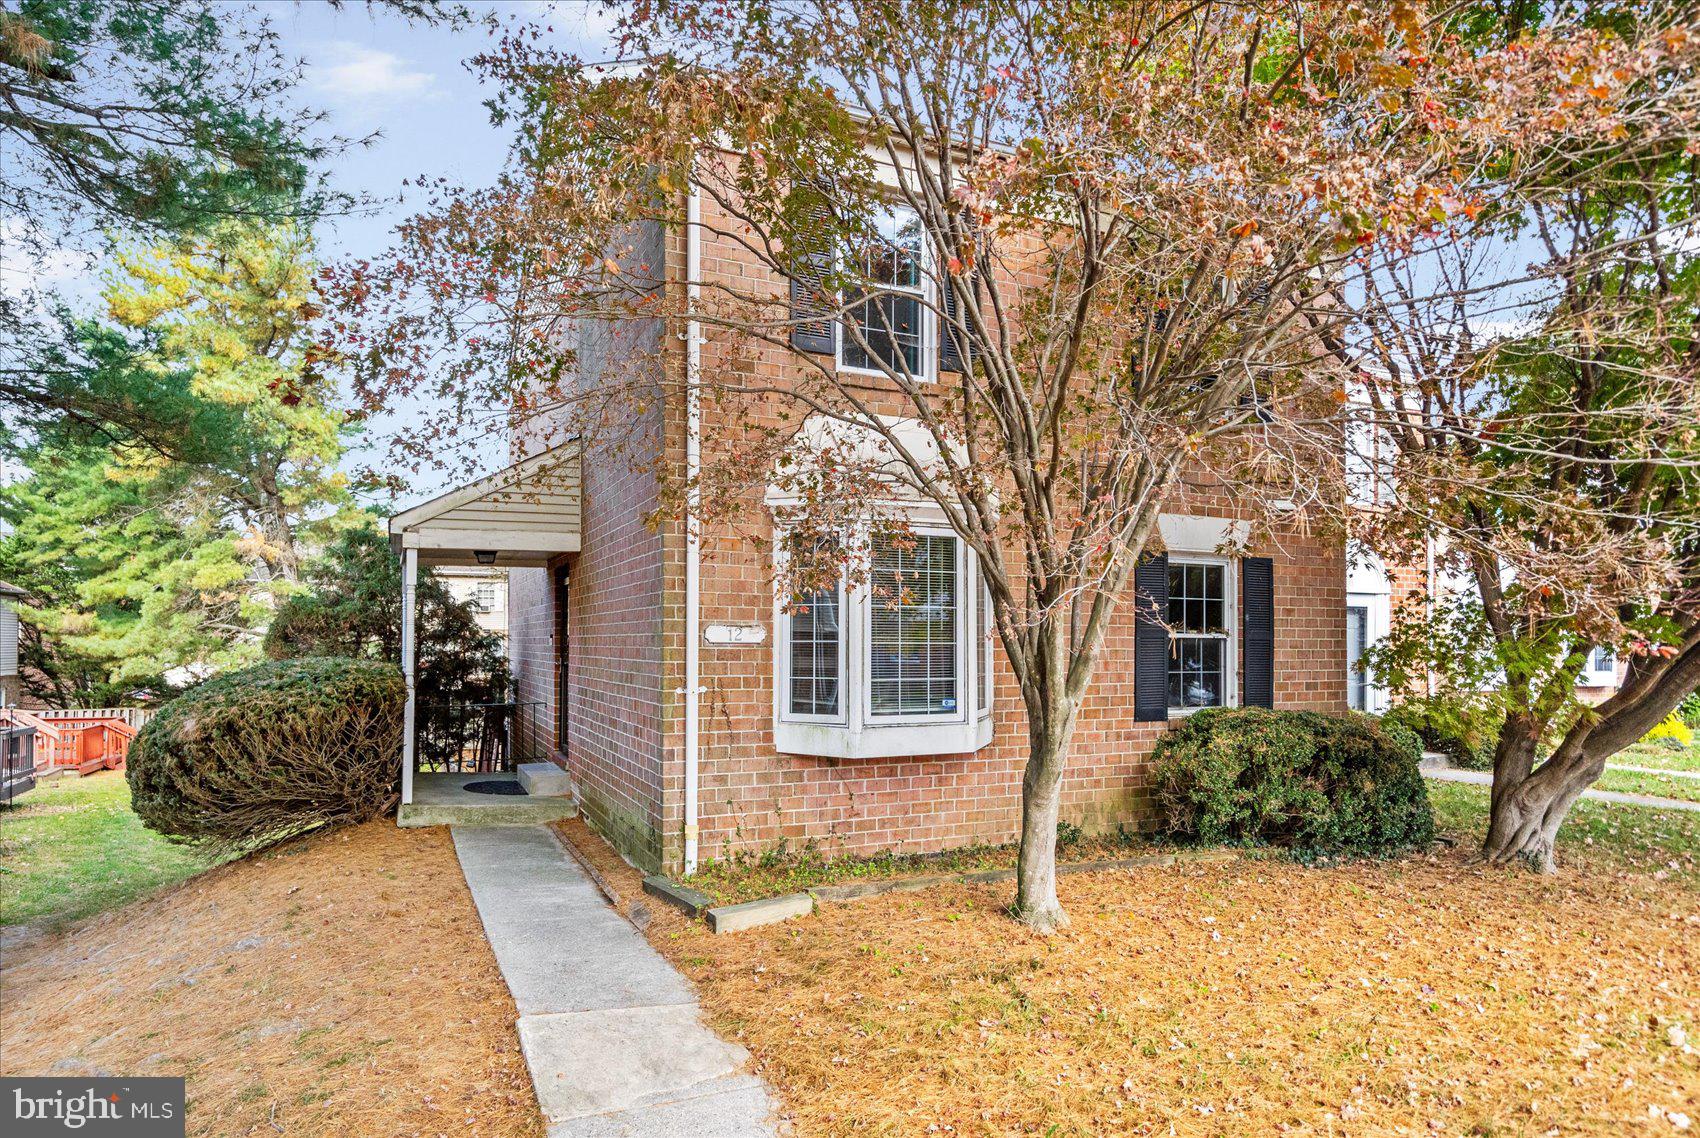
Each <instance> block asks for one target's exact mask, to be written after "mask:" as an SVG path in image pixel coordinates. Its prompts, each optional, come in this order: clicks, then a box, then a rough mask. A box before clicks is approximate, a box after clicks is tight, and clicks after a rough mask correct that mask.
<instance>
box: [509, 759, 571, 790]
mask: <svg viewBox="0 0 1700 1138" xmlns="http://www.w3.org/2000/svg"><path fill="white" fill-rule="evenodd" d="M516 773H517V774H518V775H519V784H520V785H521V786H523V787H525V792H526V793H527V794H529V795H531V796H532V797H533V798H572V797H573V776H572V775H570V774H568V773H567V772H566V771H564V770H562V769H561V768H560V767H558V766H556V765H555V764H554V763H521V764H520V765H519V770H518V771H517V772H516Z"/></svg>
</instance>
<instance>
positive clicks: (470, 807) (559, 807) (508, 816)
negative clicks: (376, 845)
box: [396, 774, 578, 829]
mask: <svg viewBox="0 0 1700 1138" xmlns="http://www.w3.org/2000/svg"><path fill="white" fill-rule="evenodd" d="M483 781H505V782H514V781H516V780H515V779H514V777H513V776H512V775H505V774H417V775H414V777H413V801H412V802H409V803H406V804H404V805H403V806H402V807H401V808H400V809H398V810H397V811H396V825H398V826H401V827H403V828H406V829H412V828H414V827H418V826H540V825H543V824H544V823H546V822H554V821H557V820H558V819H561V818H571V817H573V816H574V815H575V814H577V813H578V802H577V801H576V800H575V799H574V798H572V797H571V796H570V795H569V796H567V797H548V798H536V797H533V796H531V795H529V794H475V793H473V792H471V791H468V790H466V789H465V786H466V784H467V783H469V782H483Z"/></svg>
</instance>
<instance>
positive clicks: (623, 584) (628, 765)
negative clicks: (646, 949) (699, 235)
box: [509, 227, 677, 869]
mask: <svg viewBox="0 0 1700 1138" xmlns="http://www.w3.org/2000/svg"><path fill="white" fill-rule="evenodd" d="M660 242H661V233H660V231H659V228H658V227H651V228H650V229H649V230H648V231H643V232H638V233H636V234H635V235H634V237H633V240H632V244H631V248H630V250H629V254H630V257H631V260H632V262H633V264H642V263H650V264H654V265H657V266H659V265H660V264H661V263H662V260H663V258H662V252H661V243H660ZM664 343H665V341H664V339H663V336H662V329H661V327H660V326H659V324H655V325H638V324H624V325H621V326H618V327H608V326H589V327H581V328H579V329H578V330H577V333H576V336H575V345H574V346H575V348H576V360H577V369H576V370H577V374H578V377H579V382H580V383H582V384H584V385H586V386H591V387H593V386H595V385H596V384H598V383H599V382H604V381H606V382H617V383H619V384H620V385H622V387H624V388H629V389H631V390H633V391H634V393H638V394H640V395H642V396H643V398H642V400H641V401H642V403H643V405H644V409H643V410H641V411H639V412H637V413H634V414H632V415H629V416H624V417H620V418H618V420H617V421H614V422H609V423H605V424H595V425H590V424H582V423H575V424H574V425H573V426H572V428H571V430H573V431H575V432H576V431H579V430H581V429H582V430H584V433H585V437H584V439H583V442H582V446H583V448H584V449H583V453H582V457H581V468H582V472H583V474H582V476H583V487H584V490H583V503H582V519H583V521H582V529H581V541H580V551H579V552H578V553H576V554H572V555H569V556H568V557H565V558H562V559H561V560H560V561H559V562H557V563H556V565H555V566H554V567H552V568H551V569H550V570H548V571H542V570H531V571H526V572H525V575H524V576H523V577H522V576H521V575H520V574H515V577H514V580H513V581H512V583H511V584H510V593H509V598H510V599H509V620H510V623H511V627H510V633H509V635H510V644H511V645H512V648H511V656H512V659H513V663H514V669H515V675H516V685H517V687H518V695H519V699H520V700H521V702H522V703H526V704H532V705H536V709H537V713H536V714H532V715H530V716H529V717H528V721H527V722H526V723H525V724H524V725H523V731H522V747H527V746H529V747H531V748H533V750H534V753H538V754H545V755H549V756H550V757H553V758H555V759H556V761H561V762H564V763H565V764H566V766H567V768H568V770H569V771H571V773H572V775H573V782H574V785H575V788H576V790H577V793H578V799H579V806H580V809H581V811H582V812H583V814H584V816H585V818H586V819H587V820H588V821H589V822H590V823H591V824H592V825H594V826H595V827H596V828H597V829H598V830H599V831H601V832H602V833H603V834H604V835H606V836H607V837H608V838H609V839H610V840H611V841H613V842H614V844H615V845H617V846H618V847H619V848H620V849H621V851H622V852H624V853H625V854H626V856H627V857H629V858H631V859H632V860H633V861H634V862H636V863H637V864H639V865H642V866H644V867H645V868H649V869H654V868H658V867H659V866H660V864H661V856H662V855H661V845H662V836H663V833H664V832H665V827H664V826H663V823H662V819H663V801H662V789H661V779H662V734H663V730H664V726H665V716H666V714H667V710H666V709H667V703H668V700H669V699H670V698H672V697H670V696H669V695H668V694H667V693H668V692H669V691H670V690H671V689H670V688H669V687H668V685H667V682H666V680H667V677H666V676H665V675H664V670H663V666H662V652H663V624H662V599H663V588H662V572H663V557H662V548H663V541H664V537H663V535H662V534H661V533H660V532H658V531H656V530H654V529H652V528H651V527H650V526H649V525H648V524H647V523H648V519H649V517H650V515H651V514H652V513H653V512H654V511H655V508H656V505H657V500H658V498H657V482H656V478H655V475H654V472H653V471H652V470H651V469H648V467H649V465H650V464H651V463H652V460H653V457H654V456H655V455H656V454H657V453H658V452H659V448H660V447H661V443H662V430H663V412H662V401H661V400H660V399H659V398H658V397H657V393H658V390H659V387H658V378H655V379H651V378H646V376H647V374H648V373H647V372H646V370H645V369H644V367H643V366H641V361H643V360H645V359H648V358H650V357H653V356H655V355H657V354H658V353H659V352H661V351H662V350H663V344H664ZM634 361H638V363H634ZM627 365H631V366H630V367H628V366H627ZM658 374H659V373H657V377H658ZM566 418H567V416H566V415H565V414H564V413H563V415H561V416H558V417H557V419H558V420H559V421H556V422H550V421H547V420H542V421H533V422H532V423H530V424H528V425H527V428H526V429H525V430H524V431H523V432H521V434H520V437H519V439H518V440H517V442H516V446H517V447H518V448H519V449H520V450H522V451H525V450H528V449H535V448H536V447H537V446H539V445H542V442H543V441H544V440H548V441H556V440H558V438H559V437H560V436H561V435H562V433H563V424H564V423H565V421H566ZM563 568H564V569H565V571H566V573H567V576H568V584H567V589H566V592H567V625H568V628H567V641H568V644H567V652H566V657H567V659H566V669H567V676H568V685H567V686H568V699H567V709H566V711H567V714H566V719H567V738H566V740H565V746H564V747H563V746H561V741H560V740H559V739H557V738H556V735H557V731H556V724H557V708H556V706H555V705H556V696H557V693H558V691H559V682H560V680H559V672H558V665H557V660H558V658H559V655H560V652H559V645H558V638H559V635H558V634H559V621H558V616H559V614H558V612H557V611H556V605H557V603H558V598H557V593H556V589H555V584H554V576H555V570H556V569H563ZM672 684H673V685H674V686H676V685H677V679H676V678H675V679H673V680H672ZM526 710H527V711H528V712H529V711H531V710H532V709H531V708H529V707H528V708H527V709H526ZM523 753H524V752H523V750H522V754H523ZM675 828H676V827H675Z"/></svg>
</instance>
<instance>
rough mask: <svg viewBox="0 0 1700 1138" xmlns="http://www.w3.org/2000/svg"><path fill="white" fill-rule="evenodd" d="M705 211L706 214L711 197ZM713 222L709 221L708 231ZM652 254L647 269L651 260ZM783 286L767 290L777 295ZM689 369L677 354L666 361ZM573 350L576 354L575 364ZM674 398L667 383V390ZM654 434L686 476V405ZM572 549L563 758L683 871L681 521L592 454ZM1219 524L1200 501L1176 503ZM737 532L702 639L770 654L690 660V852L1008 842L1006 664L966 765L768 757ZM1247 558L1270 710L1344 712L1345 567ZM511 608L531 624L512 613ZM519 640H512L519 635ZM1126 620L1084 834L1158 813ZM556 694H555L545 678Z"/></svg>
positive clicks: (1096, 741)
mask: <svg viewBox="0 0 1700 1138" xmlns="http://www.w3.org/2000/svg"><path fill="white" fill-rule="evenodd" d="M705 208H710V209H711V207H710V206H709V203H706V202H705ZM708 220H709V222H710V223H711V224H712V223H713V222H714V220H715V219H714V217H713V215H712V212H710V216H709V217H708ZM683 246H684V239H683V234H682V233H671V234H669V235H668V239H667V248H666V254H665V261H666V263H667V264H668V265H669V266H670V269H669V272H670V273H671V279H672V280H673V281H674V282H675V287H676V282H677V281H678V280H680V279H682V276H683V273H682V265H683V256H684V248H683ZM661 259H662V258H661V257H660V256H659V255H658V256H657V260H658V261H660V260H661ZM703 267H704V271H705V273H707V274H716V273H718V274H721V275H723V276H726V277H728V278H734V279H738V280H740V281H741V282H742V283H743V284H744V285H746V286H747V285H748V284H749V283H750V282H751V280H752V279H753V278H756V277H757V276H758V275H759V270H758V269H757V267H756V266H754V265H752V264H751V263H750V262H749V260H748V258H747V256H746V255H744V254H742V253H741V252H740V251H738V250H737V248H736V247H735V246H734V245H733V243H731V242H729V241H716V240H713V239H709V240H706V241H705V247H704V249H703ZM773 283H774V287H775V289H776V291H777V289H778V288H779V284H778V282H773ZM667 350H669V351H670V352H671V353H672V355H671V367H672V369H673V371H674V372H676V373H677V374H680V375H682V353H680V352H679V351H678V349H677V348H676V347H669V348H668V349H667ZM582 351H583V348H582V347H581V352H582ZM796 366H797V365H796V364H795V363H794V362H791V361H790V360H789V357H788V355H787V353H785V352H784V351H783V350H780V349H773V348H766V347H762V346H759V345H752V344H751V343H750V342H748V341H747V340H744V339H740V338H733V337H732V336H730V335H729V334H724V333H720V334H717V333H715V332H713V331H710V332H709V333H708V342H707V343H706V344H705V346H704V349H703V367H704V371H705V374H708V375H710V376H711V377H715V378H725V377H728V376H731V375H734V374H744V375H748V376H752V377H760V378H761V379H763V380H771V379H774V378H782V377H783V376H784V375H785V374H787V369H788V368H793V367H796ZM675 391H676V389H675ZM660 406H661V407H662V408H663V411H662V412H661V417H660V420H659V422H658V423H657V424H655V425H656V426H657V427H658V428H659V429H660V431H661V438H662V440H663V443H662V444H659V445H664V452H665V454H666V456H667V458H668V461H669V462H670V463H673V464H675V465H676V466H682V463H683V454H684V435H685V431H684V406H683V399H682V398H681V397H679V396H678V395H677V394H674V396H673V397H671V398H669V399H666V400H664V401H660ZM733 414H736V415H738V416H745V417H747V416H749V415H750V414H751V411H750V408H749V407H747V406H742V407H739V408H737V409H736V411H735V412H726V411H717V409H716V408H715V406H714V405H713V403H712V401H710V402H709V403H708V405H707V406H706V407H705V430H704V445H705V448H707V449H708V450H709V451H710V452H711V453H710V462H712V461H713V460H714V457H715V456H714V455H713V453H712V452H713V449H714V447H716V446H717V445H720V444H722V443H723V442H724V441H725V440H726V439H729V438H732V437H735V436H736V434H737V433H738V429H739V423H738V422H737V421H736V420H735V419H734V418H732V415H733ZM717 415H718V416H719V417H717ZM584 479H585V503H584V506H585V510H584V516H585V528H584V535H583V537H584V540H583V551H582V552H581V553H579V554H578V555H576V556H575V557H574V558H573V559H572V561H571V573H572V578H571V586H570V588H571V601H570V610H571V640H572V643H571V651H570V664H569V686H570V691H571V696H570V700H569V717H570V724H571V725H570V728H569V736H570V737H569V745H568V748H567V752H568V759H569V763H570V766H571V769H572V772H573V774H574V776H575V780H576V781H577V783H578V785H579V790H580V794H581V798H582V799H583V802H584V806H585V811H586V815H587V817H588V818H589V820H590V821H591V823H592V824H593V825H595V826H596V827H597V828H598V829H599V830H601V831H602V832H603V833H604V834H606V835H607V836H608V837H609V838H610V839H612V840H613V841H614V842H615V844H616V845H618V846H619V848H621V849H622V850H623V851H624V852H625V853H626V854H627V856H628V857H631V858H632V859H633V860H635V861H637V862H638V863H639V864H642V865H645V866H646V867H647V866H654V865H657V864H664V865H666V866H668V867H671V868H676V867H677V866H678V865H679V863H680V861H681V859H682V838H683V825H684V810H683V798H684V748H683V702H682V700H681V699H680V698H679V697H678V693H679V691H680V690H681V688H682V686H683V681H684V667H683V658H684V643H685V642H684V619H683V594H684V557H685V542H684V534H683V528H682V526H681V524H680V523H679V521H678V520H676V519H673V520H669V521H666V522H664V523H663V524H662V525H661V526H660V527H659V529H658V530H656V531H651V530H650V529H648V528H646V527H645V525H644V522H645V519H646V517H647V515H648V514H649V512H650V511H651V509H652V508H653V507H654V505H655V500H656V488H655V484H654V482H653V480H652V479H651V478H649V477H648V475H647V474H643V473H639V472H636V471H634V470H632V469H631V467H630V463H629V462H628V461H626V460H624V459H619V458H614V459H611V460H609V461H603V456H599V455H598V454H597V453H596V452H595V451H594V450H593V451H590V452H588V453H587V454H586V455H585V459H584ZM1213 504H1214V506H1215V508H1216V510H1217V511H1218V512H1221V511H1222V509H1223V503H1222V502H1221V501H1220V500H1219V499H1217V498H1215V497H1214V496H1213V495H1212V494H1210V493H1209V491H1208V490H1202V489H1201V490H1198V491H1196V492H1191V493H1188V494H1185V495H1183V496H1182V498H1181V499H1180V500H1177V501H1176V502H1174V503H1172V504H1171V505H1170V509H1171V510H1173V511H1174V512H1180V513H1195V514H1196V513H1210V512H1212V505H1213ZM742 522H743V523H744V524H742V525H740V526H737V527H733V526H722V527H715V528H712V529H711V530H710V531H709V532H708V533H707V534H706V535H705V542H704V553H703V576H702V613H701V620H702V623H703V624H704V625H707V624H710V623H727V624H738V625H760V626H762V627H764V628H766V630H767V634H768V635H767V640H766V642H765V643H762V644H759V645H752V646H744V647H717V646H710V645H706V644H705V645H704V646H703V647H702V650H701V659H702V683H703V686H704V689H705V690H704V692H703V695H702V702H701V723H702V736H701V760H700V762H701V765H700V773H701V794H700V822H699V835H700V853H701V855H702V856H703V857H713V856H724V855H726V854H728V853H730V852H732V851H733V850H738V849H758V848H764V847H768V846H771V845H773V844H774V843H776V842H778V841H781V840H784V841H787V842H789V843H791V844H792V845H793V846H795V845H796V844H797V843H800V842H803V841H809V840H814V841H818V842H821V843H823V844H824V845H826V846H828V847H830V848H831V849H834V850H843V851H862V852H867V851H874V850H880V849H887V848H892V849H907V850H933V849H939V848H944V847H948V846H952V845H961V844H965V843H969V842H976V841H1002V840H1007V839H1009V838H1012V837H1013V836H1014V835H1015V833H1016V828H1017V824H1018V814H1019V801H1020V782H1021V771H1022V767H1023V764H1024V762H1025V757H1026V734H1025V729H1024V719H1023V715H1022V712H1021V709H1020V703H1019V697H1018V695H1017V693H1016V691H1015V690H1014V686H1013V684H1012V682H1011V680H1010V677H1009V675H1008V673H1007V670H1006V668H1005V667H1004V664H1003V662H1002V660H1001V659H1000V660H998V661H997V664H996V667H995V668H994V672H995V674H996V693H995V699H994V704H993V707H994V724H995V734H994V738H993V742H992V744H991V745H990V746H988V747H986V748H984V749H982V750H981V751H979V752H978V753H975V754H968V755H950V756H917V757H914V758H904V759H888V760H861V759H845V760H835V759H822V758H810V757H799V756H792V755H780V754H777V753H775V751H774V749H773V737H772V736H773V732H772V716H773V682H774V674H773V672H774V656H773V634H774V629H773V628H772V601H771V589H770V575H771V569H772V566H771V564H770V542H771V528H770V525H771V522H770V519H769V518H768V515H767V514H766V511H765V507H764V506H763V505H762V504H761V502H760V501H759V499H758V500H752V501H751V502H750V503H749V508H748V510H746V511H745V517H744V518H743V519H742ZM1254 552H1257V553H1261V554H1265V555H1268V556H1271V557H1273V558H1274V560H1275V601H1276V618H1275V619H1276V648H1275V677H1276V689H1275V702H1276V706H1278V707H1289V708H1299V707H1304V708H1313V709H1320V710H1327V711H1343V710H1344V709H1345V705H1346V703H1345V701H1346V695H1345V672H1346V665H1345V558H1344V553H1343V550H1342V549H1341V547H1340V546H1339V544H1338V543H1333V542H1327V541H1324V540H1322V539H1319V538H1316V537H1311V536H1304V535H1300V534H1296V533H1295V534H1288V535H1283V537H1282V539H1281V540H1280V541H1278V542H1277V543H1276V544H1275V545H1274V546H1272V547H1270V548H1267V549H1260V550H1255V551H1254ZM517 591H518V593H519V595H520V598H521V600H520V601H519V602H517V603H516V608H515V613H514V618H513V619H515V622H516V623H515V632H514V638H515V644H516V649H515V652H516V656H515V659H516V663H518V662H519V661H520V660H521V655H520V653H521V652H522V649H521V648H520V647H519V645H521V644H522V643H523V644H524V645H525V646H527V647H525V648H524V649H523V651H524V653H525V655H524V660H525V666H526V667H527V668H528V669H529V670H530V671H531V672H532V673H534V675H533V676H532V677H528V679H527V680H525V681H522V682H524V683H525V684H527V685H528V686H527V687H526V688H525V689H524V690H525V691H531V690H534V686H535V685H536V684H537V683H538V682H540V681H539V680H538V679H537V678H536V675H550V676H552V672H551V671H550V670H549V669H548V668H547V667H545V666H539V665H537V664H535V663H534V661H537V660H538V656H537V654H536V646H537V645H538V644H540V643H541V640H540V638H541V635H542V632H541V630H542V629H544V628H546V627H547V622H546V621H543V620H542V618H541V617H539V616H534V614H533V608H528V607H525V606H527V605H530V606H533V607H534V608H535V609H536V610H537V611H538V612H541V611H542V608H543V606H545V605H546V604H547V598H546V597H544V596H541V595H539V594H538V593H536V592H535V591H534V590H530V589H529V586H527V587H524V588H522V589H520V590H517ZM522 609H523V611H521V610H522ZM522 625H523V626H524V627H523V630H522V628H521V626H522ZM1133 656H1134V650H1133V613H1132V609H1131V606H1124V608H1123V609H1122V611H1121V613H1120V614H1119V615H1118V617H1117V620H1116V624H1115V626H1114V627H1113V628H1112V630H1111V633H1110V636H1109V638H1108V641H1107V643H1106V646H1105V650H1104V653H1103V658H1102V661H1101V663H1100V665H1099V670H1098V678H1097V681H1096V682H1095V684H1094V686H1093V688H1092V690H1091V692H1090V694H1089V695H1088V697H1087V701H1086V705H1085V707H1084V708H1083V710H1082V713H1081V718H1080V725H1079V729H1078V732H1077V734H1076V738H1075V745H1074V751H1073V756H1072V758H1071V762H1070V767H1069V771H1068V774H1067V776H1066V779H1065V783H1064V815H1065V817H1066V818H1068V819H1069V820H1071V821H1075V822H1078V823H1080V824H1083V825H1085V826H1087V827H1088V828H1090V829H1095V830H1096V829H1103V828H1109V827H1113V826H1114V825H1116V824H1118V823H1128V824H1132V825H1139V824H1141V823H1143V822H1145V821H1147V820H1148V819H1149V817H1150V804H1149V801H1148V797H1147V794H1146V786H1147V779H1148V776H1149V764H1148V761H1147V758H1148V756H1149V753H1150V750H1151V747H1152V745H1153V743H1154V741H1155V739H1156V737H1157V735H1158V734H1159V732H1160V731H1161V730H1162V729H1163V725H1162V724H1150V723H1137V722H1135V721H1134V720H1133V712H1132V704H1133V689H1132V683H1133V681H1132V677H1133V671H1134V668H1133V664H1134V659H1133ZM542 682H549V681H542Z"/></svg>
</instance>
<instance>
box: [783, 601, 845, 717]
mask: <svg viewBox="0 0 1700 1138" xmlns="http://www.w3.org/2000/svg"><path fill="white" fill-rule="evenodd" d="M839 615H840V604H839V591H838V589H830V590H822V591H820V592H816V593H810V594H809V595H808V596H806V597H804V598H803V599H802V600H801V601H800V602H798V604H797V606H796V608H794V609H793V610H792V612H791V672H790V683H791V693H790V700H791V714H792V715H811V716H812V715H819V716H836V715H837V714H838V701H839V691H840V687H841V685H840V680H841V678H842V677H841V676H840V674H839V673H840V670H841V669H840V666H839V664H840V660H841V653H840V651H839V646H840V636H841V633H840V623H841V622H840V620H839Z"/></svg>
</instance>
